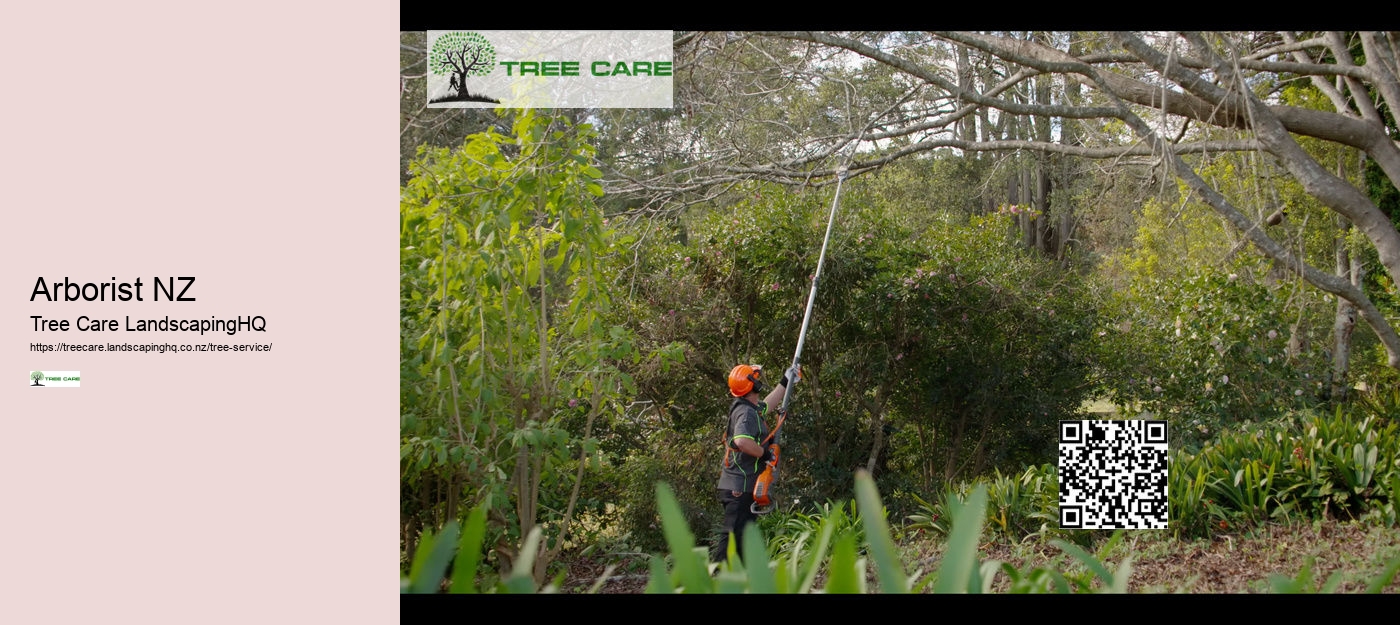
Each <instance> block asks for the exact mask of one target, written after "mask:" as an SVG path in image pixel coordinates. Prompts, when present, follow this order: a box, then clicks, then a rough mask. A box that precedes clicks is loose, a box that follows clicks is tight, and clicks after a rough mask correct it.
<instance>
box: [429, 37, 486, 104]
mask: <svg viewBox="0 0 1400 625" xmlns="http://www.w3.org/2000/svg"><path fill="white" fill-rule="evenodd" d="M495 68H496V47H495V46H493V45H491V42H490V41H487V40H486V37H484V36H482V35H481V34H480V33H474V32H463V31H452V32H449V33H446V34H443V35H442V36H440V37H438V38H437V40H436V41H434V42H433V47H432V49H431V50H429V51H428V71H430V72H432V73H433V74H434V75H436V76H444V75H446V76H450V77H451V78H450V79H449V80H448V89H449V91H448V95H446V96H443V97H440V98H436V99H434V100H432V101H431V102H432V103H434V104H436V103H438V102H491V103H495V104H500V103H501V101H500V100H497V99H495V98H491V97H489V96H486V95H485V94H479V93H478V94H473V93H471V92H470V91H468V90H467V77H469V76H486V75H487V74H490V73H491V70H493V69H495Z"/></svg>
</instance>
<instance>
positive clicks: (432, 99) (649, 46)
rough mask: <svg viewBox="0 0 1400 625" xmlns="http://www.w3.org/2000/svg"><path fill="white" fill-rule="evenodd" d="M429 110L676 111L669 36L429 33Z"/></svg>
mask: <svg viewBox="0 0 1400 625" xmlns="http://www.w3.org/2000/svg"><path fill="white" fill-rule="evenodd" d="M427 34H428V55H427V65H428V66H427V74H428V89H427V94H428V102H427V106H428V107H429V108H496V107H497V106H506V107H513V108H671V106H672V100H673V89H672V86H671V76H672V58H673V44H672V40H673V34H672V31H669V30H638V31H621V30H603V31H588V30H560V31H533V30H483V31H467V30H430V31H428V33H427Z"/></svg>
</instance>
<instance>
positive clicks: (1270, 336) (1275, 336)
mask: <svg viewBox="0 0 1400 625" xmlns="http://www.w3.org/2000/svg"><path fill="white" fill-rule="evenodd" d="M1269 338H1271V339H1276V338H1278V332H1275V331H1273V330H1269Z"/></svg>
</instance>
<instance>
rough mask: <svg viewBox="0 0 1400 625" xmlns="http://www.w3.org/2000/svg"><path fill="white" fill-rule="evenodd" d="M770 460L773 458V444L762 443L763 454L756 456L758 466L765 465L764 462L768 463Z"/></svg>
mask: <svg viewBox="0 0 1400 625" xmlns="http://www.w3.org/2000/svg"><path fill="white" fill-rule="evenodd" d="M772 460H773V446H772V445H764V446H763V455H762V456H759V457H758V466H763V465H766V464H768V463H769V462H770V461H772Z"/></svg>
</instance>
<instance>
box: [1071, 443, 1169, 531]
mask: <svg viewBox="0 0 1400 625" xmlns="http://www.w3.org/2000/svg"><path fill="white" fill-rule="evenodd" d="M1059 469H1060V528H1061V529H1166V528H1167V422H1166V421H1145V420H1138V421H1061V422H1060V461H1059Z"/></svg>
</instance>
